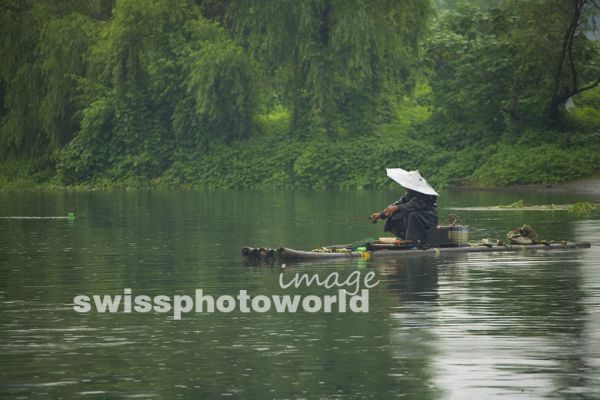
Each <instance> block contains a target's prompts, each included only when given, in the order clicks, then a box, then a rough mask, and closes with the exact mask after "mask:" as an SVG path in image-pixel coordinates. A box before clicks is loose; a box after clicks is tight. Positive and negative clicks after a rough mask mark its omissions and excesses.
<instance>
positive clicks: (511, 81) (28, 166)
mask: <svg viewBox="0 0 600 400" xmlns="http://www.w3.org/2000/svg"><path fill="white" fill-rule="evenodd" d="M599 16H600V4H598V2H597V1H596V0H569V1H559V0H534V1H529V0H527V1H526V0H497V1H489V2H487V1H478V2H468V3H467V2H461V1H450V0H447V1H441V0H439V1H436V2H434V4H433V6H432V5H431V4H430V3H429V2H428V1H421V0H403V1H395V0H372V1H367V0H343V1H342V0H302V1H292V0H283V1H257V0H249V1H223V0H204V1H195V2H194V1H191V0H152V1H147V2H139V1H135V0H117V1H114V2H112V1H103V0H89V1H86V2H73V1H69V0H51V1H47V2H35V1H33V0H26V1H16V0H2V1H0V56H1V57H2V59H3V63H0V186H1V187H9V186H11V185H13V186H14V185H15V184H17V183H18V182H20V183H22V184H25V185H29V186H32V185H33V186H35V185H40V184H41V185H56V186H61V185H78V186H85V187H114V186H125V187H138V186H183V187H198V188H221V187H229V188H231V187H245V188H249V187H266V186H269V187H312V188H328V187H344V188H370V187H381V186H383V185H386V184H389V183H388V181H387V180H386V178H385V176H384V173H383V171H384V168H385V167H389V166H399V167H404V168H409V169H419V170H420V171H421V172H422V173H423V174H425V175H426V176H427V177H428V178H429V180H430V181H431V182H432V183H434V184H436V185H447V184H470V185H486V186H495V185H496V186H498V185H513V184H523V183H546V182H559V181H567V180H572V179H576V178H580V177H585V176H590V175H594V174H598V173H600V156H598V154H600V88H599V87H598V84H600V40H599V39H598V32H597V31H596V27H595V26H594V20H596V21H597V20H598V17H599ZM567 103H568V104H569V105H572V104H574V105H575V108H571V109H570V110H568V111H567V110H565V104H567Z"/></svg>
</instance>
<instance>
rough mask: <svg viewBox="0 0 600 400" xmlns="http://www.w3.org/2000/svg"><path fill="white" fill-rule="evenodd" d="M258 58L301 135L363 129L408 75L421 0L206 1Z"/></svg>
mask: <svg viewBox="0 0 600 400" xmlns="http://www.w3.org/2000/svg"><path fill="white" fill-rule="evenodd" d="M204 7H205V10H206V12H207V13H208V14H209V15H211V16H212V17H215V18H218V19H220V21H221V22H222V23H223V24H224V25H225V26H227V27H228V28H229V29H231V30H232V31H233V32H234V33H235V35H236V36H237V37H238V38H239V39H240V40H242V41H243V42H244V44H245V46H247V48H248V49H249V50H250V51H251V53H252V54H253V55H254V56H255V57H256V58H257V59H258V60H260V62H261V64H262V66H263V68H264V70H265V72H266V74H267V76H271V77H272V78H273V79H272V81H273V83H274V85H273V86H274V87H275V88H276V90H277V93H278V95H279V97H280V98H281V99H282V101H283V102H284V103H285V105H287V106H288V107H289V108H290V110H291V114H292V129H294V130H295V131H296V132H298V133H300V134H304V135H307V134H309V133H310V134H323V133H328V134H331V133H339V132H344V131H364V130H367V129H369V127H370V126H372V124H373V123H374V122H376V121H377V120H379V119H380V118H381V117H382V116H384V114H385V111H386V105H388V101H387V97H388V96H393V95H397V94H398V92H400V93H402V91H403V89H405V85H406V84H408V83H409V82H410V79H411V77H412V76H413V73H414V70H415V64H416V59H417V57H418V48H419V40H420V39H421V37H422V36H423V34H424V31H425V28H426V25H427V21H428V16H429V13H430V4H429V2H428V1H423V0H373V1H372V0H369V1H366V0H301V1H298V0H276V1H275V0H269V1H264V0H246V1H234V2H224V1H222V0H207V1H205V2H204Z"/></svg>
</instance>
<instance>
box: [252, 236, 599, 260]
mask: <svg viewBox="0 0 600 400" xmlns="http://www.w3.org/2000/svg"><path fill="white" fill-rule="evenodd" d="M589 247H591V244H590V243H589V242H566V241H562V242H550V243H544V244H531V245H518V244H506V245H497V244H494V245H491V244H490V245H482V244H469V245H468V246H460V247H430V248H424V249H420V248H417V247H414V246H394V245H387V246H386V245H383V246H379V247H372V246H370V247H369V249H368V250H365V251H353V250H351V249H348V248H346V247H344V246H328V247H323V248H322V249H319V251H302V250H294V249H290V248H287V247H280V248H278V249H269V248H253V247H244V248H243V249H242V256H243V257H244V258H245V259H247V260H264V261H289V260H313V259H340V258H353V257H356V258H366V259H370V258H379V257H395V258H400V257H405V256H415V255H434V256H438V255H442V254H455V253H493V252H522V251H532V250H541V251H548V250H555V251H557V250H571V249H585V248H589Z"/></svg>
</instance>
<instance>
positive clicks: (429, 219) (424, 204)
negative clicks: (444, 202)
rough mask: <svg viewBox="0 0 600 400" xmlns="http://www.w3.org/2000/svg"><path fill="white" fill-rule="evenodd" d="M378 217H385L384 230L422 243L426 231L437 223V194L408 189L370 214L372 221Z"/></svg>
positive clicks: (375, 220) (374, 221)
mask: <svg viewBox="0 0 600 400" xmlns="http://www.w3.org/2000/svg"><path fill="white" fill-rule="evenodd" d="M379 219H387V221H386V223H385V227H384V228H383V229H384V231H386V232H391V233H393V234H394V235H396V236H397V237H398V238H400V239H404V240H411V241H413V242H415V243H419V242H420V243H423V242H424V240H425V235H426V234H427V232H428V231H429V230H430V229H432V228H435V227H436V226H437V223H438V217H437V196H434V195H428V194H423V193H420V192H417V191H414V190H410V189H408V191H407V192H406V193H405V194H404V196H402V197H401V198H400V199H399V200H398V201H396V202H395V203H393V204H390V205H389V206H388V207H387V208H386V209H385V210H383V211H381V212H376V213H374V214H373V215H371V221H372V222H373V223H376V222H377V221H378V220H379Z"/></svg>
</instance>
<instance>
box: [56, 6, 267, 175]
mask: <svg viewBox="0 0 600 400" xmlns="http://www.w3.org/2000/svg"><path fill="white" fill-rule="evenodd" d="M87 58H88V59H89V62H90V65H91V66H92V67H91V68H90V71H89V73H88V74H87V76H85V77H84V78H82V79H80V80H79V86H78V88H79V90H80V93H81V94H80V96H79V100H80V101H81V104H82V105H83V109H82V110H81V115H82V118H81V129H80V130H79V132H78V134H77V136H76V137H75V138H74V139H73V140H72V141H71V142H70V143H69V145H68V146H67V147H66V148H65V149H64V151H62V152H61V157H60V160H59V163H58V171H59V175H60V177H61V179H62V180H63V181H64V182H65V183H72V182H77V181H85V180H90V179H94V178H95V177H99V176H102V177H108V178H109V179H112V180H129V179H132V180H136V179H138V178H142V179H152V178H156V177H159V176H161V175H162V173H163V172H164V171H165V170H166V169H168V168H169V167H170V166H171V165H172V163H173V160H174V159H179V158H180V157H179V156H181V155H182V154H183V155H185V156H187V157H190V158H194V157H201V156H202V154H204V153H206V151H207V148H206V143H207V142H208V141H210V140H218V141H227V140H233V139H237V138H240V137H243V136H246V135H248V134H249V133H250V131H251V130H252V120H253V118H254V114H255V109H256V104H257V90H258V89H257V88H256V86H255V83H256V79H254V75H255V72H254V64H253V62H252V60H251V59H250V57H249V56H247V55H246V54H244V52H243V50H242V49H241V47H239V46H238V45H236V44H235V43H234V42H233V41H232V39H231V38H230V37H229V35H228V34H227V32H225V31H224V30H223V28H221V27H219V26H218V24H216V23H215V22H212V21H209V20H207V19H206V18H205V17H204V16H203V15H202V13H201V9H200V7H198V6H197V5H196V4H194V3H193V2H192V1H190V0H176V1H175V0H152V1H148V2H140V1H137V0H120V1H118V2H117V3H116V4H115V7H114V9H113V11H112V19H111V20H110V22H109V23H107V24H104V26H103V27H102V29H101V31H100V33H99V35H98V40H97V41H96V42H95V43H94V44H93V45H92V46H91V47H90V49H89V50H88V51H87Z"/></svg>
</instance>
